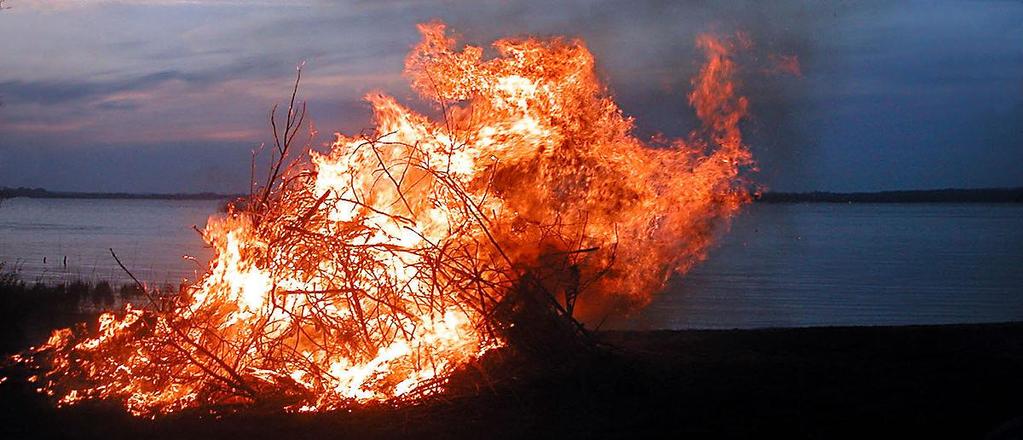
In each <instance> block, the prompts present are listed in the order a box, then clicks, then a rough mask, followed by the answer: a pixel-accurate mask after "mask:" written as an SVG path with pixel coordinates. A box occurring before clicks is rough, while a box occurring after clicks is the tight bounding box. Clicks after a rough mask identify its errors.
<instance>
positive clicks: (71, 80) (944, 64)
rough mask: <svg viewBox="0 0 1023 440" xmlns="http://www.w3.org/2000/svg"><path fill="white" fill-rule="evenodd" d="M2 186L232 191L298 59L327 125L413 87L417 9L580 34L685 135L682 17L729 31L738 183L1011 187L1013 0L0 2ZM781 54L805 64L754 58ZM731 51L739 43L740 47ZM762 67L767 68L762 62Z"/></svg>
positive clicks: (306, 89)
mask: <svg viewBox="0 0 1023 440" xmlns="http://www.w3.org/2000/svg"><path fill="white" fill-rule="evenodd" d="M4 4H5V5H7V6H9V7H10V9H5V10H2V11H0V186H10V187H17V186H28V187H44V188H48V189H51V190H61V191H125V192H198V191H212V192H222V193H228V192H245V191H246V190H247V187H248V182H249V168H250V151H251V150H252V149H253V148H254V147H257V146H259V145H260V143H262V142H268V141H270V139H271V137H270V136H271V135H270V131H269V127H268V124H267V113H268V111H269V108H270V107H271V106H272V105H273V104H274V103H277V102H282V101H283V100H284V99H285V98H286V97H287V95H288V92H289V88H290V85H291V82H292V81H293V80H294V75H295V67H296V66H297V65H299V64H300V63H303V62H304V63H305V68H304V71H303V81H302V88H301V91H300V97H301V98H303V99H305V100H306V101H307V102H308V106H309V115H310V117H311V118H312V120H313V121H314V123H315V126H316V128H317V130H319V132H320V133H321V139H320V140H321V141H325V140H327V139H329V137H330V133H332V132H335V131H339V130H340V131H342V132H346V133H354V132H358V131H359V130H361V129H364V128H368V127H370V113H369V106H368V105H367V104H365V103H364V102H363V101H362V96H363V95H365V94H366V93H368V92H370V91H378V90H379V91H384V92H386V93H389V94H392V95H394V96H396V97H398V98H399V100H401V101H403V102H407V103H415V102H416V97H415V96H414V95H413V93H412V92H411V91H410V90H409V88H408V85H407V83H406V81H405V79H404V78H403V77H402V74H401V72H402V68H403V61H404V56H405V54H406V52H407V51H408V50H409V49H410V47H411V46H412V45H413V44H415V43H416V42H417V41H418V33H417V31H416V28H415V24H416V23H420V22H425V21H430V20H441V21H444V22H446V23H448V25H449V28H450V29H451V30H452V31H454V32H455V33H456V34H457V35H458V36H459V37H460V41H461V42H465V43H471V44H476V45H487V44H489V43H490V42H492V41H493V40H495V39H497V38H502V37H516V36H524V35H540V36H551V35H566V36H569V37H573V38H582V39H583V40H585V41H586V44H587V45H588V47H589V48H590V50H591V51H592V52H593V53H594V55H595V57H596V59H597V68H598V71H599V75H600V77H601V78H603V79H604V81H606V83H607V84H608V87H609V90H610V92H611V93H612V94H613V95H614V97H615V99H616V100H617V101H618V103H619V104H620V105H621V107H622V108H623V110H624V111H625V112H626V113H627V114H629V115H631V116H634V117H635V119H636V125H637V129H636V130H637V133H639V134H640V135H642V136H650V135H653V134H655V133H664V134H667V135H673V136H678V135H684V134H685V133H687V132H689V131H690V130H691V129H693V128H694V126H695V121H694V116H693V114H692V110H691V109H690V108H689V107H688V106H687V104H686V98H685V96H686V93H688V91H689V78H690V77H692V76H693V75H694V74H695V73H696V70H697V69H698V68H699V63H700V56H699V54H698V53H697V51H696V50H695V49H694V40H695V37H696V35H697V34H699V33H702V32H712V33H716V34H721V35H729V34H734V33H735V32H743V33H745V34H746V35H748V36H749V37H750V38H751V39H752V41H753V48H752V49H751V51H750V53H749V54H748V55H747V56H745V57H744V58H743V60H745V61H746V62H748V64H747V65H746V66H745V67H747V68H746V69H744V70H743V73H742V76H741V85H740V91H741V93H743V94H745V95H747V96H748V97H749V99H750V103H751V114H750V118H749V120H748V121H747V122H746V123H745V124H744V126H743V128H744V129H745V131H746V133H747V140H748V142H749V144H750V145H751V148H752V149H753V151H754V155H755V157H756V158H757V160H758V164H759V172H758V173H756V174H755V175H754V176H753V178H754V180H756V181H757V182H759V183H761V184H762V185H763V186H764V187H766V188H767V189H769V190H776V191H813V190H826V191H877V190H890V189H926V188H945V187H1006V186H1023V2H1021V1H1018V0H1017V1H929V2H915V1H904V2H844V1H833V2H817V1H808V2H799V1H780V2H762V1H738V0H732V1H729V0H725V1H714V2H708V1H652V2H645V1H628V2H626V1H622V2H612V1H582V0H577V1H564V2H556V3H555V2H547V1H538V2H515V1H487V0H482V1H480V0H459V1H401V0H383V1H326V0H293V1H289V0H277V1H262V0H246V1H242V0H205V1H203V0H148V1H147V0H120V1H118V0H91V1H90V0H6V1H4ZM777 56H796V57H797V58H798V59H799V62H800V72H801V75H799V76H795V75H779V74H776V73H771V72H767V71H765V69H764V68H761V67H758V66H766V65H768V64H769V63H768V61H769V60H772V59H775V58H773V57H777ZM743 60H740V61H741V62H742V61H743ZM766 70H769V69H766Z"/></svg>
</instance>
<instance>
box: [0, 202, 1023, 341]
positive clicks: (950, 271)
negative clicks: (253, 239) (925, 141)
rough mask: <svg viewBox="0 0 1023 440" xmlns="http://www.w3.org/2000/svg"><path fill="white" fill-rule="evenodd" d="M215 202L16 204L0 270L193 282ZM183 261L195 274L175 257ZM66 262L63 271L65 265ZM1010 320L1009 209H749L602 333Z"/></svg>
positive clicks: (1017, 217)
mask: <svg viewBox="0 0 1023 440" xmlns="http://www.w3.org/2000/svg"><path fill="white" fill-rule="evenodd" d="M219 206H220V202H217V201H166V200H78V199H26V198H17V199H11V200H7V201H5V202H4V204H3V205H2V206H0V261H4V262H6V269H7V270H10V269H12V268H14V269H15V270H17V271H18V273H19V275H20V276H21V277H22V279H24V280H26V281H30V282H33V281H43V282H61V281H63V280H71V279H87V280H101V279H102V280H113V281H118V282H123V281H128V280H127V278H126V276H125V275H124V273H123V271H121V269H120V268H119V267H118V266H117V263H116V262H115V261H114V260H113V258H112V257H111V256H110V252H109V250H108V248H113V249H114V250H115V251H116V252H117V254H118V256H119V257H120V258H121V260H122V261H123V262H124V263H125V264H126V265H127V266H128V268H129V269H131V270H132V272H133V273H134V274H135V275H137V276H139V277H140V278H142V279H144V280H146V281H148V282H153V283H165V282H170V283H177V282H180V281H182V280H183V279H189V280H194V279H196V278H197V277H198V275H199V274H201V272H202V269H203V268H204V267H205V263H206V261H208V259H209V258H210V255H211V251H210V250H209V249H207V248H205V247H204V245H203V243H202V240H201V239H200V238H199V235H198V234H197V233H196V232H195V230H193V229H192V225H196V226H198V227H199V228H200V229H201V228H202V227H203V225H204V224H205V222H206V219H207V217H208V216H209V215H210V214H212V213H215V212H216V211H217V209H218V208H219ZM183 255H188V256H190V257H194V258H195V260H197V262H196V261H192V260H190V259H185V258H182V256H183ZM65 257H66V265H65ZM1020 319H1023V206H1020V205H1010V204H1004V205H982V204H961V205H960V204H905V205H903V204H826V203H821V204H765V203H758V204H755V205H752V206H749V207H748V208H747V209H746V210H745V211H744V212H743V213H742V214H741V215H740V216H739V217H738V218H736V220H735V222H734V223H733V225H732V228H731V230H730V231H729V232H728V233H727V234H725V235H723V237H722V238H721V239H720V240H719V242H718V244H717V245H716V247H714V248H713V249H712V250H711V251H710V254H709V256H708V258H707V261H705V262H703V263H702V264H700V265H698V266H697V267H696V268H695V269H693V270H692V271H691V272H690V273H688V274H686V275H685V276H684V277H676V278H675V279H673V280H672V281H671V283H670V284H669V286H668V288H667V289H666V290H665V291H664V292H662V293H660V294H658V295H656V297H655V299H654V300H653V301H652V302H651V304H650V305H649V306H647V307H646V308H644V309H642V310H640V311H638V312H636V313H634V314H633V315H632V316H629V317H628V318H627V319H617V320H614V321H611V322H609V323H607V324H606V325H605V327H613V328H623V329H656V328H670V329H681V328H755V327H791V326H816V325H889V324H891V325H895V324H942V323H966V322H996V321H1009V320H1020Z"/></svg>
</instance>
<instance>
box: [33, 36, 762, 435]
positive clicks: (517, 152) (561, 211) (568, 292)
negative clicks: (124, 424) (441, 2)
mask: <svg viewBox="0 0 1023 440" xmlns="http://www.w3.org/2000/svg"><path fill="white" fill-rule="evenodd" d="M419 29H420V31H421V33H422V35H423V39H422V41H421V42H420V43H419V44H418V45H417V46H416V47H415V48H414V49H413V50H412V51H411V53H410V54H409V56H408V58H407V60H406V74H407V75H408V77H409V78H410V79H411V83H412V87H413V89H414V90H416V91H417V92H418V93H419V94H420V95H421V96H422V97H423V98H425V99H428V100H431V101H434V102H436V103H437V104H438V107H439V109H438V111H439V113H440V116H439V117H438V118H434V119H431V118H429V117H427V116H425V115H422V114H419V113H416V112H414V111H412V110H410V109H408V108H407V107H404V106H402V105H401V104H399V103H398V102H397V101H396V100H394V99H393V98H391V97H388V96H384V95H380V94H371V95H369V96H367V97H366V99H367V100H368V101H369V102H370V103H371V104H372V106H373V111H374V115H375V121H376V126H377V127H376V130H375V132H373V133H372V134H368V135H362V136H345V135H342V134H337V135H336V139H335V140H334V142H333V144H332V146H331V150H330V152H329V153H327V154H318V153H312V155H311V157H310V159H309V160H308V161H307V162H301V163H298V164H296V165H294V166H293V167H292V168H291V169H290V170H289V171H288V172H287V173H286V175H285V177H284V179H283V181H282V183H281V185H280V186H279V187H278V188H276V189H275V190H274V191H273V192H272V196H271V197H270V198H269V200H268V201H267V203H266V204H265V205H261V206H258V207H256V208H255V209H253V210H251V211H245V212H240V211H236V212H232V213H230V214H229V215H228V216H226V217H223V218H211V220H210V222H209V225H208V226H207V228H206V231H205V238H206V239H207V240H208V241H209V242H210V243H211V244H212V245H213V247H214V250H215V258H214V259H213V261H212V262H211V263H210V268H209V271H208V273H207V274H206V275H205V277H204V278H203V279H202V280H201V281H199V282H198V283H196V284H195V285H194V286H192V287H191V288H189V289H188V290H187V292H186V293H185V294H184V295H183V296H182V297H181V298H180V299H179V300H178V302H177V303H176V304H174V305H173V306H172V307H171V308H170V309H169V310H163V311H153V310H147V311H142V310H138V309H135V308H131V307H129V308H128V309H127V310H126V312H125V313H124V314H123V315H122V316H120V317H116V316H114V315H113V314H105V315H103V316H102V317H101V318H100V322H99V328H98V330H97V331H95V332H93V333H86V332H83V331H82V330H81V329H78V330H70V329H64V330H59V331H57V332H55V333H54V334H53V336H52V337H51V338H50V340H49V341H47V342H46V344H44V345H43V346H41V347H39V348H36V349H34V350H33V351H31V352H30V353H29V355H28V356H25V357H21V358H19V359H21V360H22V361H23V362H25V363H34V364H42V365H43V370H44V371H43V373H42V375H41V376H40V377H39V379H41V382H40V391H42V392H46V393H48V394H51V395H56V396H57V397H58V398H59V399H60V400H59V401H60V403H62V404H73V403H76V402H79V401H81V400H84V399H94V398H107V399H119V400H121V401H123V402H124V404H125V406H126V408H127V409H128V411H130V412H131V413H133V414H137V415H152V416H155V415H157V414H163V413H169V412H173V411H177V410H180V409H184V408H190V407H199V406H217V405H227V404H233V403H253V402H278V403H280V404H281V406H282V407H284V408H285V409H288V410H300V411H315V410H326V409H334V408H339V407H344V406H348V405H351V404H354V403H359V402H367V401H386V400H393V399H407V398H417V397H419V396H423V395H428V394H431V393H435V392H437V391H439V390H441V389H442V388H443V386H444V381H445V379H446V378H447V377H448V375H449V374H450V373H451V372H452V371H454V370H455V369H456V368H459V367H460V366H464V365H466V364H467V363H469V362H472V361H473V360H474V359H477V358H478V357H479V356H481V355H482V354H483V353H485V352H487V351H488V350H491V349H494V348H496V347H501V346H502V345H503V344H504V342H503V340H502V338H501V336H500V334H499V332H496V331H495V328H494V326H493V325H492V319H493V318H492V314H493V312H494V310H495V308H496V307H497V306H498V305H499V304H500V303H501V301H502V300H503V299H505V298H506V297H507V296H508V295H509V294H510V293H511V292H512V291H513V289H514V286H515V285H516V282H517V281H518V280H520V279H521V278H522V277H523V276H525V275H526V274H531V276H534V277H535V278H536V279H539V280H540V283H541V284H542V285H543V286H544V288H545V289H546V290H548V291H549V292H551V294H552V295H554V296H555V297H556V298H558V299H559V301H561V303H562V305H563V306H565V307H568V308H569V312H572V310H571V309H572V306H573V305H574V304H575V298H576V297H578V298H580V301H579V303H578V304H579V307H578V308H577V309H575V310H574V312H575V313H576V314H577V315H580V316H582V317H583V318H586V317H588V316H596V314H597V313H598V312H600V313H603V312H606V311H608V310H611V309H610V307H618V308H619V309H620V308H622V307H625V308H628V307H635V306H639V305H643V304H645V303H646V302H647V301H648V300H649V298H650V295H651V294H652V293H653V292H656V291H657V290H659V289H660V288H662V287H663V285H664V283H665V281H666V280H667V278H668V276H670V275H671V274H672V273H673V272H685V271H686V270H688V269H689V268H690V267H691V266H692V265H693V264H694V263H696V262H698V261H699V260H700V259H701V258H703V255H704V252H705V250H706V249H707V247H708V246H709V244H710V242H711V239H712V235H713V233H714V231H715V228H716V227H718V226H719V225H721V224H723V221H724V220H727V219H728V218H729V217H730V216H732V215H733V214H735V213H736V212H737V211H738V209H739V208H740V206H741V205H742V204H743V203H744V202H746V201H747V200H748V195H747V193H748V191H747V189H746V188H745V185H744V181H743V180H742V179H741V177H740V171H741V170H742V169H744V168H745V167H747V166H749V165H751V156H750V153H749V151H748V150H747V149H746V148H745V146H744V145H743V143H742V140H741V136H740V131H739V122H740V120H741V119H742V118H743V117H744V116H745V115H746V111H747V102H746V99H745V98H742V97H739V96H738V95H737V94H736V91H735V86H734V84H733V82H732V78H733V76H734V74H735V70H736V66H735V64H734V62H733V61H732V59H731V57H730V51H731V49H732V44H731V43H729V42H727V41H723V40H718V39H715V38H712V37H710V36H701V37H700V38H699V39H698V40H697V44H698V46H699V47H700V48H701V49H703V51H704V52H705V53H706V55H707V61H706V64H705V65H704V66H703V68H702V69H701V70H700V73H699V74H698V75H697V76H696V77H695V78H694V79H693V81H692V84H693V91H692V93H691V94H690V95H689V102H690V103H691V104H692V106H693V107H694V108H695V110H696V114H697V116H698V117H699V118H700V120H701V121H702V122H703V128H701V129H700V130H696V131H694V132H693V133H692V134H691V135H690V136H689V138H688V139H687V140H675V141H672V142H667V143H663V145H648V144H646V143H644V142H642V141H640V140H639V139H637V138H635V137H634V136H633V135H632V134H631V132H632V129H633V124H632V120H631V119H629V118H627V117H625V116H623V115H622V112H621V110H620V109H619V108H618V106H617V105H616V104H615V102H614V101H613V100H612V99H611V97H610V96H609V94H608V92H607V90H606V88H605V86H604V85H603V84H601V82H600V81H599V80H598V78H597V76H596V74H595V70H594V59H593V55H592V54H591V53H590V52H589V50H588V49H587V48H586V46H585V45H584V43H583V42H582V41H579V40H565V39H561V38H555V39H551V40H539V39H534V38H528V39H521V40H513V39H506V40H500V41H497V42H496V43H494V47H495V48H496V49H497V52H498V54H499V56H497V57H496V58H493V59H490V60H484V59H483V50H482V49H481V48H479V47H473V46H467V47H465V48H464V49H462V50H461V51H456V50H455V42H454V41H453V40H452V39H450V38H448V37H447V36H445V28H444V25H443V24H439V23H434V24H427V25H421V26H420V27H419Z"/></svg>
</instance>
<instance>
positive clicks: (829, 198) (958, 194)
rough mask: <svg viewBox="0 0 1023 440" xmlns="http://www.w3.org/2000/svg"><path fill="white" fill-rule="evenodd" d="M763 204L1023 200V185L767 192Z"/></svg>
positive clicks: (762, 199)
mask: <svg viewBox="0 0 1023 440" xmlns="http://www.w3.org/2000/svg"><path fill="white" fill-rule="evenodd" d="M757 201H758V202H763V203H1023V187H1018V188H979V189H958V188H946V189H929V190H908V191H879V192H852V193H835V192H823V191H815V192H804V193H787V192H765V193H763V194H762V195H761V196H760V197H759V198H757Z"/></svg>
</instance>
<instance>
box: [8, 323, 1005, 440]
mask: <svg viewBox="0 0 1023 440" xmlns="http://www.w3.org/2000/svg"><path fill="white" fill-rule="evenodd" d="M7 311H8V312H9V311H10V310H7ZM5 317H6V318H7V320H6V321H5V325H4V330H5V333H4V334H3V341H2V342H3V347H4V348H5V350H4V351H5V352H9V348H10V347H13V346H23V345H28V344H31V343H35V342H37V341H35V340H32V339H33V338H38V337H39V332H38V330H31V329H29V330H27V331H26V330H25V329H21V328H19V327H18V326H16V325H11V323H12V322H21V321H23V319H22V318H19V317H12V314H11V313H5ZM600 337H601V338H602V339H603V340H604V341H605V342H606V343H608V344H610V345H612V346H613V347H616V348H615V349H612V350H609V351H608V352H607V353H606V354H603V355H599V356H596V357H593V358H591V359H588V360H585V361H580V362H578V363H577V364H575V365H569V366H568V367H565V366H564V365H562V368H548V367H543V368H537V370H538V371H532V372H528V371H527V372H524V373H523V372H519V373H515V374H516V378H515V380H512V381H507V383H506V384H505V385H502V386H498V387H496V388H494V389H492V390H491V389H490V388H487V387H484V388H483V389H482V390H481V391H479V392H477V393H469V394H467V395H463V396H462V397H458V398H445V399H436V400H432V401H430V402H428V403H425V404H422V405H419V406H414V407H405V408H390V407H371V408H361V409H356V410H354V411H352V412H347V411H345V412H337V413H330V414H317V415H287V414H275V413H265V412H262V413H257V412H253V411H244V412H241V413H233V414H221V415H220V416H210V415H199V414H194V413H193V414H185V415H179V416H171V417H168V418H163V419H159V420H156V421H148V420H139V419H135V418H132V417H129V416H126V415H124V414H123V413H122V412H121V411H119V410H118V409H116V408H113V407H111V406H108V405H102V404H100V405H85V406H80V407H74V408H66V409H54V408H53V407H52V406H51V405H50V403H49V402H47V401H46V400H45V399H43V398H41V397H40V396H38V395H36V394H35V393H33V392H31V391H30V388H29V387H28V386H27V384H26V383H25V382H23V381H21V380H19V379H18V378H17V377H16V375H14V376H12V378H11V379H10V380H8V381H7V382H6V383H4V384H2V385H0V409H2V411H0V414H2V415H0V438H2V439H17V438H105V439H118V438H132V439H136V438H138V439H141V438H146V439H148V438H168V439H170V438H174V439H176V438H182V439H186V438H231V439H246V440H257V439H292V438H310V439H313V438H315V439H328V438H361V437H392V438H580V437H582V438H588V437H619V438H636V437H657V438H668V437H670V438H680V437H683V436H684V437H687V438H705V437H712V438H720V437H726V438H728V437H731V438H736V437H738V438H746V437H764V436H775V435H784V436H785V437H789V438H853V437H856V438H863V437H865V438H891V437H896V438H1023V323H1009V324H988V325H955V326H922V327H863V328H802V329H777V330H742V331H663V332H621V333H604V334H601V335H600Z"/></svg>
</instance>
